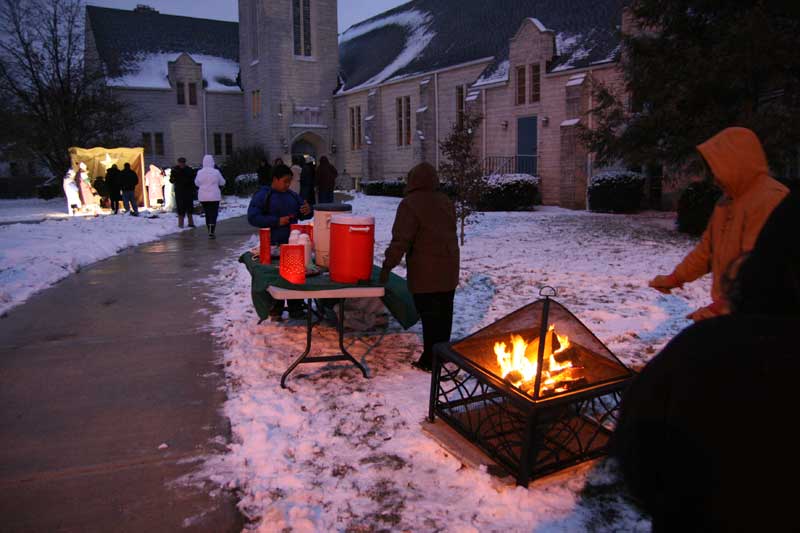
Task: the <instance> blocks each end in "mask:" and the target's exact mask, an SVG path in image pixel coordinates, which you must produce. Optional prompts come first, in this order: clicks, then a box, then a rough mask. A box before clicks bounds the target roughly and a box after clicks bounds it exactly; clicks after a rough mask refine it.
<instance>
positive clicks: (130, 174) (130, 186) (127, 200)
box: [119, 163, 139, 217]
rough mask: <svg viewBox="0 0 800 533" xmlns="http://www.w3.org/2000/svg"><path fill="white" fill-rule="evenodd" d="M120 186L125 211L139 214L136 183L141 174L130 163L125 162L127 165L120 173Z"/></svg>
mask: <svg viewBox="0 0 800 533" xmlns="http://www.w3.org/2000/svg"><path fill="white" fill-rule="evenodd" d="M119 181H120V187H121V188H122V205H123V206H124V207H125V211H127V212H128V213H130V214H131V216H134V217H138V216H139V206H138V205H136V192H135V191H136V184H137V183H139V176H137V175H136V172H134V171H133V169H132V168H131V164H130V163H125V167H124V168H123V169H122V172H120V174H119Z"/></svg>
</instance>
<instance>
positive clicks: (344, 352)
mask: <svg viewBox="0 0 800 533" xmlns="http://www.w3.org/2000/svg"><path fill="white" fill-rule="evenodd" d="M337 326H338V329H339V349H340V350H342V355H344V356H345V357H347V358H348V359H349V360H350V361H352V362H353V364H354V365H356V366H357V367H358V368H359V370H361V373H362V374H364V377H368V376H367V369H366V368H364V365H362V364H361V363H359V362H358V361H356V358H355V357H353V356H352V355H350V352H348V351H347V349H346V348H345V347H344V299H341V298H340V299H339V323H338V325H337Z"/></svg>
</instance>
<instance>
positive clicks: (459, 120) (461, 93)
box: [456, 85, 467, 129]
mask: <svg viewBox="0 0 800 533" xmlns="http://www.w3.org/2000/svg"><path fill="white" fill-rule="evenodd" d="M466 92H467V91H466V87H465V86H464V85H459V86H457V87H456V124H457V125H458V127H459V129H460V128H462V127H464V107H465V103H466V100H465V98H466Z"/></svg>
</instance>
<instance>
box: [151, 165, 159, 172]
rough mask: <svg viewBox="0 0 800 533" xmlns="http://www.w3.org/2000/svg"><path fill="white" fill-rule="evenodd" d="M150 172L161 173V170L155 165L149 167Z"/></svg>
mask: <svg viewBox="0 0 800 533" xmlns="http://www.w3.org/2000/svg"><path fill="white" fill-rule="evenodd" d="M150 172H161V170H160V169H159V168H158V167H157V166H155V165H150Z"/></svg>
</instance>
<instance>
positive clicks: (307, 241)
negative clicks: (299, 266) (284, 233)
mask: <svg viewBox="0 0 800 533" xmlns="http://www.w3.org/2000/svg"><path fill="white" fill-rule="evenodd" d="M297 244H302V245H303V249H304V251H305V260H306V270H308V269H310V268H311V267H313V266H314V263H313V262H312V261H311V238H309V236H308V235H307V234H305V233H301V234H300V237H299V238H298V239H297Z"/></svg>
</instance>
